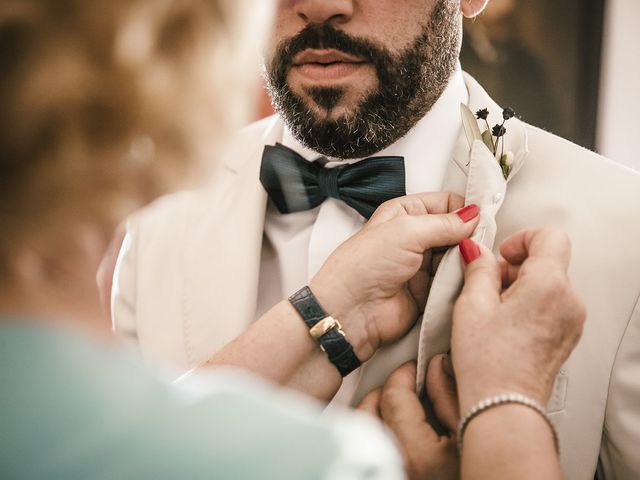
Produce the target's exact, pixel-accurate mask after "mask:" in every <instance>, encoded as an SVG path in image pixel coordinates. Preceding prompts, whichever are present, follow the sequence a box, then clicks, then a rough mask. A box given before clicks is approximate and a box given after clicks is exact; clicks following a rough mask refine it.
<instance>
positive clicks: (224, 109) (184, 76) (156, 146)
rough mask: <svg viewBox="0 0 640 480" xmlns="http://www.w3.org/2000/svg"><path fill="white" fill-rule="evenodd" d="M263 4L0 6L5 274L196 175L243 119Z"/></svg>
mask: <svg viewBox="0 0 640 480" xmlns="http://www.w3.org/2000/svg"><path fill="white" fill-rule="evenodd" d="M269 6H270V2H263V1H260V2H254V1H252V0H176V1H169V2H165V1H158V0H100V1H98V0H96V1H87V0H3V2H2V3H0V71H1V72H2V74H1V75H0V105H2V109H1V110H0V266H2V267H7V264H8V263H9V262H10V259H13V258H14V254H15V253H16V252H18V251H21V250H24V249H25V248H30V249H34V250H36V251H40V252H43V254H50V256H55V255H56V253H55V249H56V245H57V246H58V247H60V250H63V249H64V246H65V245H67V246H68V245H69V237H70V235H71V232H73V231H74V230H75V229H77V227H78V226H79V225H92V226H93V227H95V228H97V229H104V231H105V235H108V233H106V232H110V230H111V228H113V226H114V225H115V223H116V222H117V221H119V220H120V219H121V218H122V216H123V215H124V214H126V213H128V212H129V211H130V210H131V209H133V208H136V207H138V206H140V205H141V204H143V203H146V202H148V201H149V200H151V199H153V198H154V197H155V196H157V195H159V194H161V193H165V192H167V191H169V190H172V189H174V188H177V187H180V186H183V185H184V184H185V181H188V180H189V179H190V178H194V177H198V176H202V173H203V169H205V168H209V166H210V165H211V162H212V160H213V161H215V152H216V149H218V148H219V147H220V143H219V141H220V140H221V139H223V138H225V136H227V134H228V133H229V131H230V130H231V129H233V128H235V127H237V126H239V125H240V123H241V122H243V121H245V120H246V119H247V118H248V115H249V108H250V105H252V103H253V102H254V96H253V95H252V93H251V92H255V91H256V77H257V71H258V68H257V65H256V63H257V61H256V60H257V56H256V53H255V52H256V42H257V40H258V39H260V37H261V36H262V32H263V31H265V30H266V29H267V28H268V25H267V23H268V19H269V18H270V16H269Z"/></svg>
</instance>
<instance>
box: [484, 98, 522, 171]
mask: <svg viewBox="0 0 640 480" xmlns="http://www.w3.org/2000/svg"><path fill="white" fill-rule="evenodd" d="M515 115H516V112H515V111H514V110H513V109H512V108H510V107H507V108H505V109H504V110H502V123H497V124H496V125H494V126H493V128H491V127H489V121H488V119H489V110H488V109H486V108H483V109H481V110H478V111H477V112H476V118H477V119H478V120H484V123H485V125H486V126H487V129H486V130H485V131H484V132H482V141H483V142H484V144H485V145H486V146H487V148H489V150H491V152H492V153H493V155H494V156H495V157H496V159H498V163H499V164H500V168H501V169H502V173H503V175H504V178H505V179H506V178H508V177H509V174H510V173H511V168H512V167H513V153H512V152H507V153H505V152H504V136H505V134H506V133H507V129H506V127H505V126H504V124H505V123H506V122H507V121H508V120H510V119H511V118H513V117H515ZM498 151H499V152H500V155H499V156H498Z"/></svg>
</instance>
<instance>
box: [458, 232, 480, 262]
mask: <svg viewBox="0 0 640 480" xmlns="http://www.w3.org/2000/svg"><path fill="white" fill-rule="evenodd" d="M458 248H459V249H460V254H461V255H462V259H463V260H464V263H466V264H467V265H469V264H470V263H471V262H473V261H474V260H476V259H477V258H478V257H479V256H480V247H478V244H477V243H476V242H474V241H473V240H471V239H470V238H465V239H464V240H462V241H461V242H460V244H459V245H458Z"/></svg>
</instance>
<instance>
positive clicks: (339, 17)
mask: <svg viewBox="0 0 640 480" xmlns="http://www.w3.org/2000/svg"><path fill="white" fill-rule="evenodd" d="M293 8H294V9H295V13H296V14H297V15H298V16H299V17H300V18H302V20H304V21H305V22H306V23H326V22H330V23H333V24H343V23H346V22H348V21H349V20H350V19H351V17H352V16H353V8H354V7H353V0H298V1H295V2H294V5H293Z"/></svg>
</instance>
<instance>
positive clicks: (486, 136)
mask: <svg viewBox="0 0 640 480" xmlns="http://www.w3.org/2000/svg"><path fill="white" fill-rule="evenodd" d="M482 141H483V142H484V144H485V145H486V146H487V148H488V149H489V150H491V153H493V154H494V155H495V153H496V152H495V150H494V149H493V137H492V136H491V132H490V131H489V130H485V131H484V132H483V133H482Z"/></svg>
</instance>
